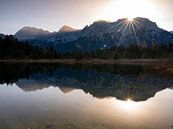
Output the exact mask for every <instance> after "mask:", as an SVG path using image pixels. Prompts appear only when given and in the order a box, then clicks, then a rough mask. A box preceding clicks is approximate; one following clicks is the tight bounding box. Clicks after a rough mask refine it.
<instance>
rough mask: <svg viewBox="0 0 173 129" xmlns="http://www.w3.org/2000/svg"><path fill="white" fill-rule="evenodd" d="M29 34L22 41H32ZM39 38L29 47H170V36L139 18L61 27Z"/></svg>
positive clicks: (172, 36)
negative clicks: (161, 45) (75, 28)
mask: <svg viewBox="0 0 173 129" xmlns="http://www.w3.org/2000/svg"><path fill="white" fill-rule="evenodd" d="M24 32H25V31H24ZM29 32H31V33H29V34H30V35H31V36H28V37H29V38H28V39H27V36H26V37H25V38H24V39H25V40H29V39H30V37H32V31H29ZM41 32H43V31H41ZM62 32H63V33H62ZM17 34H18V33H17ZM41 34H42V36H43V37H41V38H40V37H39V38H37V36H35V37H36V38H35V40H33V41H32V43H34V44H36V45H38V46H41V47H46V46H53V47H54V48H56V49H57V50H58V51H59V52H69V51H92V50H96V49H103V48H110V47H113V46H115V45H124V46H129V45H132V44H135V45H136V44H137V45H139V46H152V45H153V44H167V43H173V34H171V33H170V32H168V31H166V30H163V29H161V28H159V27H158V26H157V24H156V23H154V22H152V21H150V20H149V19H147V18H141V17H137V18H134V19H133V20H132V21H129V20H128V19H126V18H123V19H119V20H117V21H116V22H106V21H97V22H94V23H93V24H91V25H90V26H86V27H85V28H84V29H82V30H74V29H73V28H71V27H69V26H64V27H62V28H61V29H60V31H59V32H57V33H54V34H49V33H48V35H47V33H46V34H45V33H44V34H45V35H44V34H43V33H41ZM21 35H22V34H21ZM24 35H25V34H24ZM34 35H35V34H34ZM33 37H34V36H33Z"/></svg>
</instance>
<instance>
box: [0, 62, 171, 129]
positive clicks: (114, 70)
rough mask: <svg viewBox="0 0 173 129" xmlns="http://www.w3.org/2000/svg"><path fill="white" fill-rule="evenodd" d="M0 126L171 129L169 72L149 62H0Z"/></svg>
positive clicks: (13, 128)
mask: <svg viewBox="0 0 173 129" xmlns="http://www.w3.org/2000/svg"><path fill="white" fill-rule="evenodd" d="M0 129H173V76H172V75H170V74H167V73H165V72H163V71H158V70H157V68H155V67H154V66H149V65H146V66H145V65H101V64H100V65H80V64H73V65H65V64H51V63H50V64H46V63H44V64H39V63H33V64H32V63H31V64H27V63H0Z"/></svg>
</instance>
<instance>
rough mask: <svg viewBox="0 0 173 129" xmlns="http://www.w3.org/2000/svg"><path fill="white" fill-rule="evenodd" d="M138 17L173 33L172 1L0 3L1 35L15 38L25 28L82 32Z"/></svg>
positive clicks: (10, 0) (6, 0)
mask: <svg viewBox="0 0 173 129" xmlns="http://www.w3.org/2000/svg"><path fill="white" fill-rule="evenodd" d="M137 16H139V17H147V18H149V19H151V20H152V21H154V22H157V24H158V26H159V27H161V28H164V29H166V30H173V0H0V33H5V34H14V33H15V32H16V31H17V30H19V29H20V28H22V27H23V26H34V27H38V28H43V29H46V30H49V31H58V30H59V29H60V28H61V27H62V26H63V25H70V26H72V27H74V28H83V27H84V26H85V25H88V24H91V23H92V22H94V21H97V20H101V19H103V20H109V21H116V20H117V19H119V18H123V17H129V18H131V17H137Z"/></svg>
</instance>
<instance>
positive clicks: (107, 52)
mask: <svg viewBox="0 0 173 129" xmlns="http://www.w3.org/2000/svg"><path fill="white" fill-rule="evenodd" d="M72 58H73V59H76V60H80V59H94V58H97V59H145V58H152V59H156V58H157V59H160V58H173V44H171V43H169V44H159V45H158V44H156V43H155V44H154V43H153V44H152V45H150V46H139V45H129V46H123V45H120V46H114V47H112V48H104V49H98V50H96V51H89V52H81V51H75V52H66V53H59V52H57V51H56V50H54V48H53V47H52V46H50V47H46V48H40V47H37V46H33V45H31V44H30V43H28V42H22V41H19V40H17V39H16V38H14V37H13V36H5V38H0V59H1V60H8V59H72Z"/></svg>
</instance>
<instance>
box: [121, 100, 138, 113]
mask: <svg viewBox="0 0 173 129" xmlns="http://www.w3.org/2000/svg"><path fill="white" fill-rule="evenodd" d="M119 104H120V107H121V108H122V109H124V110H127V111H135V110H138V109H139V107H140V105H139V103H137V102H134V101H132V100H131V99H129V98H128V99H127V100H126V101H121V102H120V103H119Z"/></svg>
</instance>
